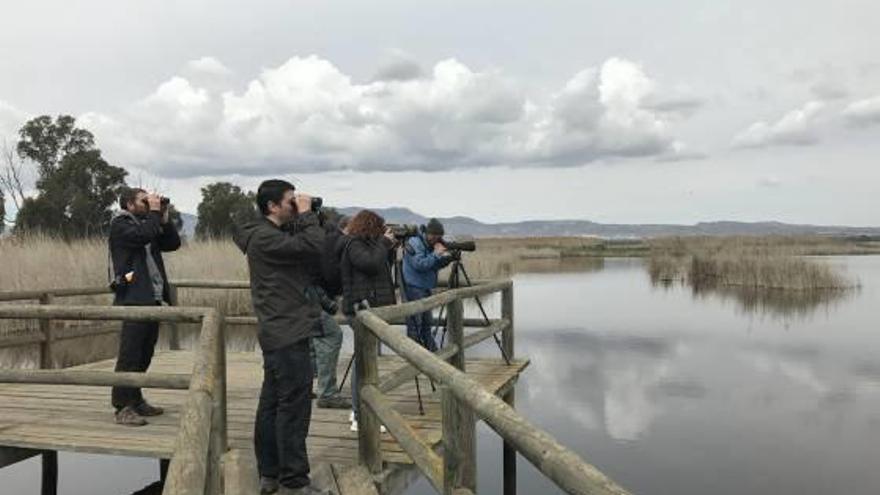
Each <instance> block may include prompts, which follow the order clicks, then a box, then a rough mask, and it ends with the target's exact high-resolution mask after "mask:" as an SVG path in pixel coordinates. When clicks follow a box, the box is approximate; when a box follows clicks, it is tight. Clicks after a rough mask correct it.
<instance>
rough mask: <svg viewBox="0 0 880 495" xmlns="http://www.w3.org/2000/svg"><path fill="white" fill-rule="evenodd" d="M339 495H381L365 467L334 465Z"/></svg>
mask: <svg viewBox="0 0 880 495" xmlns="http://www.w3.org/2000/svg"><path fill="white" fill-rule="evenodd" d="M333 474H334V475H336V485H337V487H338V488H339V495H379V492H378V491H377V490H376V485H375V482H374V481H373V477H372V476H370V472H369V471H368V470H367V468H365V467H363V466H340V465H338V464H334V465H333Z"/></svg>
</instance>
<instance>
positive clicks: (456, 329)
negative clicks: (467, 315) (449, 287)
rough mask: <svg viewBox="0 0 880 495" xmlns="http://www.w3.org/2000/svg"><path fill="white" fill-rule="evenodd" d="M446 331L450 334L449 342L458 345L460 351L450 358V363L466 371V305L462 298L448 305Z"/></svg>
mask: <svg viewBox="0 0 880 495" xmlns="http://www.w3.org/2000/svg"><path fill="white" fill-rule="evenodd" d="M446 308H447V311H448V315H447V316H446V331H447V332H448V334H449V342H450V343H451V344H455V345H457V346H458V352H456V353H455V354H453V355H452V357H450V358H449V364H451V365H453V366H455V367H456V368H458V369H460V370H461V371H465V369H464V368H465V364H464V305H463V304H462V302H461V299H456V300H454V301H452V302H451V303H449V304H448V305H447V306H446Z"/></svg>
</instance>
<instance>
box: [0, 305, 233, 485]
mask: <svg viewBox="0 0 880 495" xmlns="http://www.w3.org/2000/svg"><path fill="white" fill-rule="evenodd" d="M70 292H74V291H70ZM40 300H41V302H51V301H52V299H51V298H45V297H42V296H41V297H40ZM0 319H38V320H40V322H41V328H42V329H43V330H44V331H46V330H47V329H49V328H51V322H52V320H105V321H107V320H118V321H157V322H175V323H200V324H201V331H200V333H199V344H198V348H197V350H196V353H195V362H194V364H193V370H192V373H191V374H190V375H175V374H167V373H150V372H148V373H117V372H103V371H80V370H46V369H42V370H0V383H33V384H51V385H85V386H137V387H153V388H166V389H188V390H189V392H188V395H187V401H186V404H185V405H184V409H183V413H182V417H181V422H180V428H179V430H178V434H177V438H176V441H175V448H174V454H173V456H172V459H171V465H170V467H169V470H168V478H167V480H166V484H165V488H164V491H163V494H165V495H197V494H198V495H204V494H206V493H207V494H212V495H213V494H220V493H222V491H223V487H222V482H221V476H220V458H221V457H222V456H223V455H224V454H225V453H226V451H227V446H228V439H227V435H228V433H227V423H226V357H225V356H226V353H225V346H226V344H225V335H224V331H223V327H224V318H223V315H222V313H221V312H220V311H218V310H217V309H214V308H167V307H132V306H113V307H99V306H59V305H52V304H41V305H23V304H15V305H0ZM53 340H54V339H53V338H52V335H51V334H48V332H47V335H44V342H45V343H47V344H51V342H52V341H53ZM40 361H41V365H42V366H43V367H51V354H50V355H49V357H47V356H44V355H42V353H41V360H40ZM57 462H58V461H57V454H56V453H55V452H47V453H45V454H43V486H44V493H54V486H53V487H52V488H51V490H47V489H46V487H47V485H54V484H55V483H57V479H58V476H57Z"/></svg>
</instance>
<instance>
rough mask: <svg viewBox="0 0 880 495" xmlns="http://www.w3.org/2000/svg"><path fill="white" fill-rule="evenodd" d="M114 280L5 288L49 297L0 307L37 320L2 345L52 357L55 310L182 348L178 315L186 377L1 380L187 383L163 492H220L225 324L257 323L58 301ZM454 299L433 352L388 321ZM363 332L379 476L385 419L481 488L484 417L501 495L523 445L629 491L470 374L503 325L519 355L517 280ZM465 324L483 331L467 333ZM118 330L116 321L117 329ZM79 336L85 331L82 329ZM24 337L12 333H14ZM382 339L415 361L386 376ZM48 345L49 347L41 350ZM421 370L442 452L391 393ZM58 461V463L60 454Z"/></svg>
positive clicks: (553, 474) (0, 375)
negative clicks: (434, 395)
mask: <svg viewBox="0 0 880 495" xmlns="http://www.w3.org/2000/svg"><path fill="white" fill-rule="evenodd" d="M178 288H192V289H227V290H229V289H248V288H250V285H249V284H248V282H243V281H209V280H177V281H174V283H173V284H172V286H171V296H172V300H173V302H174V303H178V295H177V290H178ZM107 292H108V290H107V289H106V288H88V289H63V290H51V291H28V292H25V293H23V292H18V293H9V292H0V301H13V300H27V299H38V300H39V301H40V303H41V305H30V306H19V305H16V306H6V305H0V319H4V318H25V319H28V318H31V319H39V320H40V322H41V325H40V327H41V329H42V330H43V331H42V332H41V335H37V336H27V338H21V336H19V337H12V338H7V339H6V340H5V341H4V340H3V339H0V347H8V346H10V345H26V344H32V343H37V342H39V343H40V344H41V363H44V362H46V363H50V362H51V344H52V342H53V341H55V340H59V339H61V338H65V337H64V336H61V335H55V334H54V333H53V332H52V326H51V320H52V319H66V320H77V319H78V320H150V321H160V322H167V323H169V324H171V325H172V334H173V337H172V349H177V348H179V347H176V346H175V345H176V344H175V343H176V342H177V336H176V333H177V332H176V324H178V323H193V322H200V323H201V332H200V337H199V344H198V349H197V351H196V361H195V364H194V366H193V372H192V374H191V375H189V376H183V377H181V376H178V375H166V374H159V373H149V372H148V373H114V372H91V371H90V372H84V371H65V370H58V371H45V370H29V371H22V370H3V371H0V383H2V382H17V383H54V384H76V385H117V384H118V385H124V386H126V385H130V386H140V387H157V388H178V389H179V388H183V387H184V385H186V387H187V388H188V390H189V394H188V397H187V402H186V405H185V406H184V410H183V415H182V418H181V423H180V429H179V431H178V435H177V440H176V444H175V449H174V456H173V458H172V461H171V466H170V469H169V473H168V478H167V481H166V485H165V491H164V492H163V493H165V494H168V495H183V494H187V495H189V494H203V493H210V494H215V493H221V492H222V487H221V486H220V479H221V477H220V472H219V470H220V458H221V456H222V455H223V454H224V453H225V452H226V450H227V426H226V381H225V377H226V372H225V370H226V362H225V359H226V357H225V356H226V354H225V352H224V351H225V332H224V327H225V326H226V325H246V326H256V323H257V321H256V318H255V317H252V316H227V317H224V316H223V315H222V314H221V313H220V312H219V311H218V310H217V309H213V308H180V307H176V308H175V307H172V308H135V307H114V308H107V307H95V306H55V305H52V304H51V303H52V302H53V299H54V297H69V296H83V295H97V294H104V293H107ZM498 292H500V293H501V315H500V317H499V318H496V319H491V320H489V321H485V320H480V319H466V318H464V305H463V300H465V299H468V298H472V297H481V296H486V295H489V294H493V293H498ZM440 306H446V308H447V311H446V313H447V316H446V318H445V319H444V320H443V321H442V323H443V324H445V325H446V328H447V331H448V335H449V342H448V343H447V344H446V346H445V347H443V348H442V349H440V350H439V351H438V352H437V353H431V352H429V351H427V350H425V349H424V348H422V347H421V346H420V345H418V344H417V343H416V342H414V341H413V340H411V339H409V338H407V337H405V336H404V335H402V334H401V333H400V332H399V331H397V330H394V329H392V325H393V324H400V323H402V322H403V321H405V319H406V317H408V316H411V315H415V314H418V313H422V312H425V311H431V310H433V309H435V308H438V307H440ZM337 319H338V321H340V322H342V323H345V322H347V323H349V324H350V325H351V326H352V328H353V329H354V331H355V332H354V333H355V353H356V356H357V359H356V363H357V366H356V369H355V373H357V375H358V378H359V383H360V387H361V391H360V392H361V393H360V397H361V404H360V410H359V429H358V445H359V457H360V459H359V460H360V463H361V464H362V465H364V466H365V467H367V468H368V469H369V470H370V471H371V472H372V473H379V472H381V470H382V469H383V460H382V453H381V450H380V447H379V444H380V424H384V425H385V426H386V427H387V429H388V431H389V433H390V434H391V435H392V436H394V438H395V440H397V442H398V444H399V445H400V446H401V448H403V450H404V451H406V453H407V454H408V455H409V456H410V457H411V458H412V459H413V461H414V463H415V465H416V466H417V468H418V469H419V470H420V471H421V472H422V474H423V475H424V476H425V477H426V478H427V479H428V480H429V481H430V483H431V484H432V486H433V487H434V488H435V489H436V490H437V491H438V492H439V493H443V494H444V495H445V494H459V495H463V494H466V493H475V492H476V434H475V431H476V419H477V418H479V419H482V420H483V421H485V422H486V423H487V424H488V425H489V426H490V427H491V428H492V429H493V430H494V431H495V432H496V433H497V434H498V435H499V436H500V437H501V438H502V439H503V441H504V446H503V463H502V465H503V468H504V493H505V495H512V494H514V493H516V452H519V453H520V454H521V455H523V456H524V457H525V458H526V459H527V460H529V461H530V462H531V463H532V464H533V465H534V466H535V467H536V468H537V469H538V471H540V472H541V473H542V474H543V475H545V476H546V477H547V478H549V479H550V480H552V481H553V482H554V483H555V484H556V485H557V486H558V487H559V488H561V489H562V490H564V491H566V492H568V493H575V494H614V495H619V494H626V493H628V492H626V491H625V490H624V489H623V488H621V487H620V486H618V485H617V484H616V483H614V481H612V480H611V479H609V478H608V477H607V476H605V475H604V474H602V473H601V472H600V471H599V470H598V469H596V468H595V467H593V466H591V465H590V464H588V463H586V462H585V461H584V460H583V459H581V458H580V456H578V455H577V454H576V453H574V452H572V451H571V450H569V449H567V448H566V447H564V446H563V445H561V444H560V443H559V442H558V441H556V440H555V439H554V438H553V437H552V436H551V435H549V434H548V433H546V432H545V431H543V430H541V429H540V428H538V427H537V426H535V425H533V424H531V423H530V422H529V421H527V420H526V419H525V418H523V417H522V416H521V415H519V414H518V413H517V412H516V411H515V410H514V408H513V406H514V403H515V391H514V389H513V388H512V387H511V388H509V389H507V390H503V391H501V394H502V397H501V398H499V397H497V396H496V395H494V394H493V393H491V392H489V391H487V390H486V389H485V388H483V387H482V386H481V385H480V384H479V383H478V382H477V381H475V380H474V379H472V378H470V377H469V376H468V375H467V374H466V371H467V370H466V369H465V368H466V362H465V349H467V348H469V347H472V346H474V345H476V344H478V343H480V342H482V341H484V340H486V339H489V338H492V337H494V336H496V335H497V334H498V333H501V339H500V341H501V347H502V349H503V355H504V356H506V357H507V358H509V359H513V357H514V355H515V354H514V308H513V283H512V282H511V281H510V280H503V281H494V282H483V281H481V282H479V283H477V284H475V285H474V286H470V287H464V288H457V289H450V290H447V291H444V292H441V293H439V294H436V295H433V296H431V297H428V298H425V299H422V300H419V301H413V302H408V303H404V304H399V305H396V306H388V307H382V308H374V309H370V310H364V311H360V312H358V313H357V315H356V317H355V319H353V320H352V321H350V322H349V321H348V320H347V319H346V318H342V317H339V318H337ZM465 327H476V328H477V330H475V331H473V332H471V333H468V334H466V333H465V332H464V328H465ZM110 331H114V330H110ZM76 336H77V337H78V336H81V335H76ZM16 338H17V339H18V340H15V339H16ZM379 342H382V343H383V344H385V345H386V346H387V347H389V348H391V349H392V350H393V351H395V352H396V353H397V354H398V355H399V356H401V357H402V358H404V359H405V360H406V361H407V363H408V364H407V365H405V366H403V367H401V368H399V369H397V370H395V371H394V372H392V373H389V374H387V375H385V376H384V377H382V379H381V380H380V377H379V375H378V350H377V349H378V345H377V344H378V343H379ZM44 348H45V349H44ZM43 354H46V355H47V356H48V357H49V360H47V361H44V360H43ZM420 373H423V374H425V375H426V376H428V377H429V378H430V379H431V380H433V382H435V383H437V384H439V385H440V390H441V406H442V421H443V426H442V428H443V437H442V438H443V449H442V454H438V453H437V452H435V450H434V449H433V448H431V446H430V445H429V444H428V442H427V441H426V440H425V439H423V438H421V437H420V435H419V434H418V433H417V432H416V430H415V429H414V428H413V427H412V426H411V425H409V424H408V423H407V421H406V419H405V418H404V417H403V416H401V415H400V413H398V412H397V411H396V410H395V409H394V408H393V407H391V405H390V402H389V400H388V397H387V395H385V394H387V393H388V392H389V391H391V390H393V389H394V388H396V387H398V386H400V385H402V384H404V383H407V382H409V381H410V380H412V379H413V377H415V376H417V375H418V374H420ZM56 462H57V461H56Z"/></svg>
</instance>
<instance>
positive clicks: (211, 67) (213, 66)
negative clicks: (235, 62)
mask: <svg viewBox="0 0 880 495" xmlns="http://www.w3.org/2000/svg"><path fill="white" fill-rule="evenodd" d="M186 68H187V69H188V70H189V71H192V72H196V73H202V74H206V75H213V76H228V75H230V74H232V71H231V70H229V68H228V67H226V66H225V65H223V63H222V62H220V61H219V60H217V59H216V58H214V57H202V58H199V59H196V60H191V61H189V62H187V64H186Z"/></svg>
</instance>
